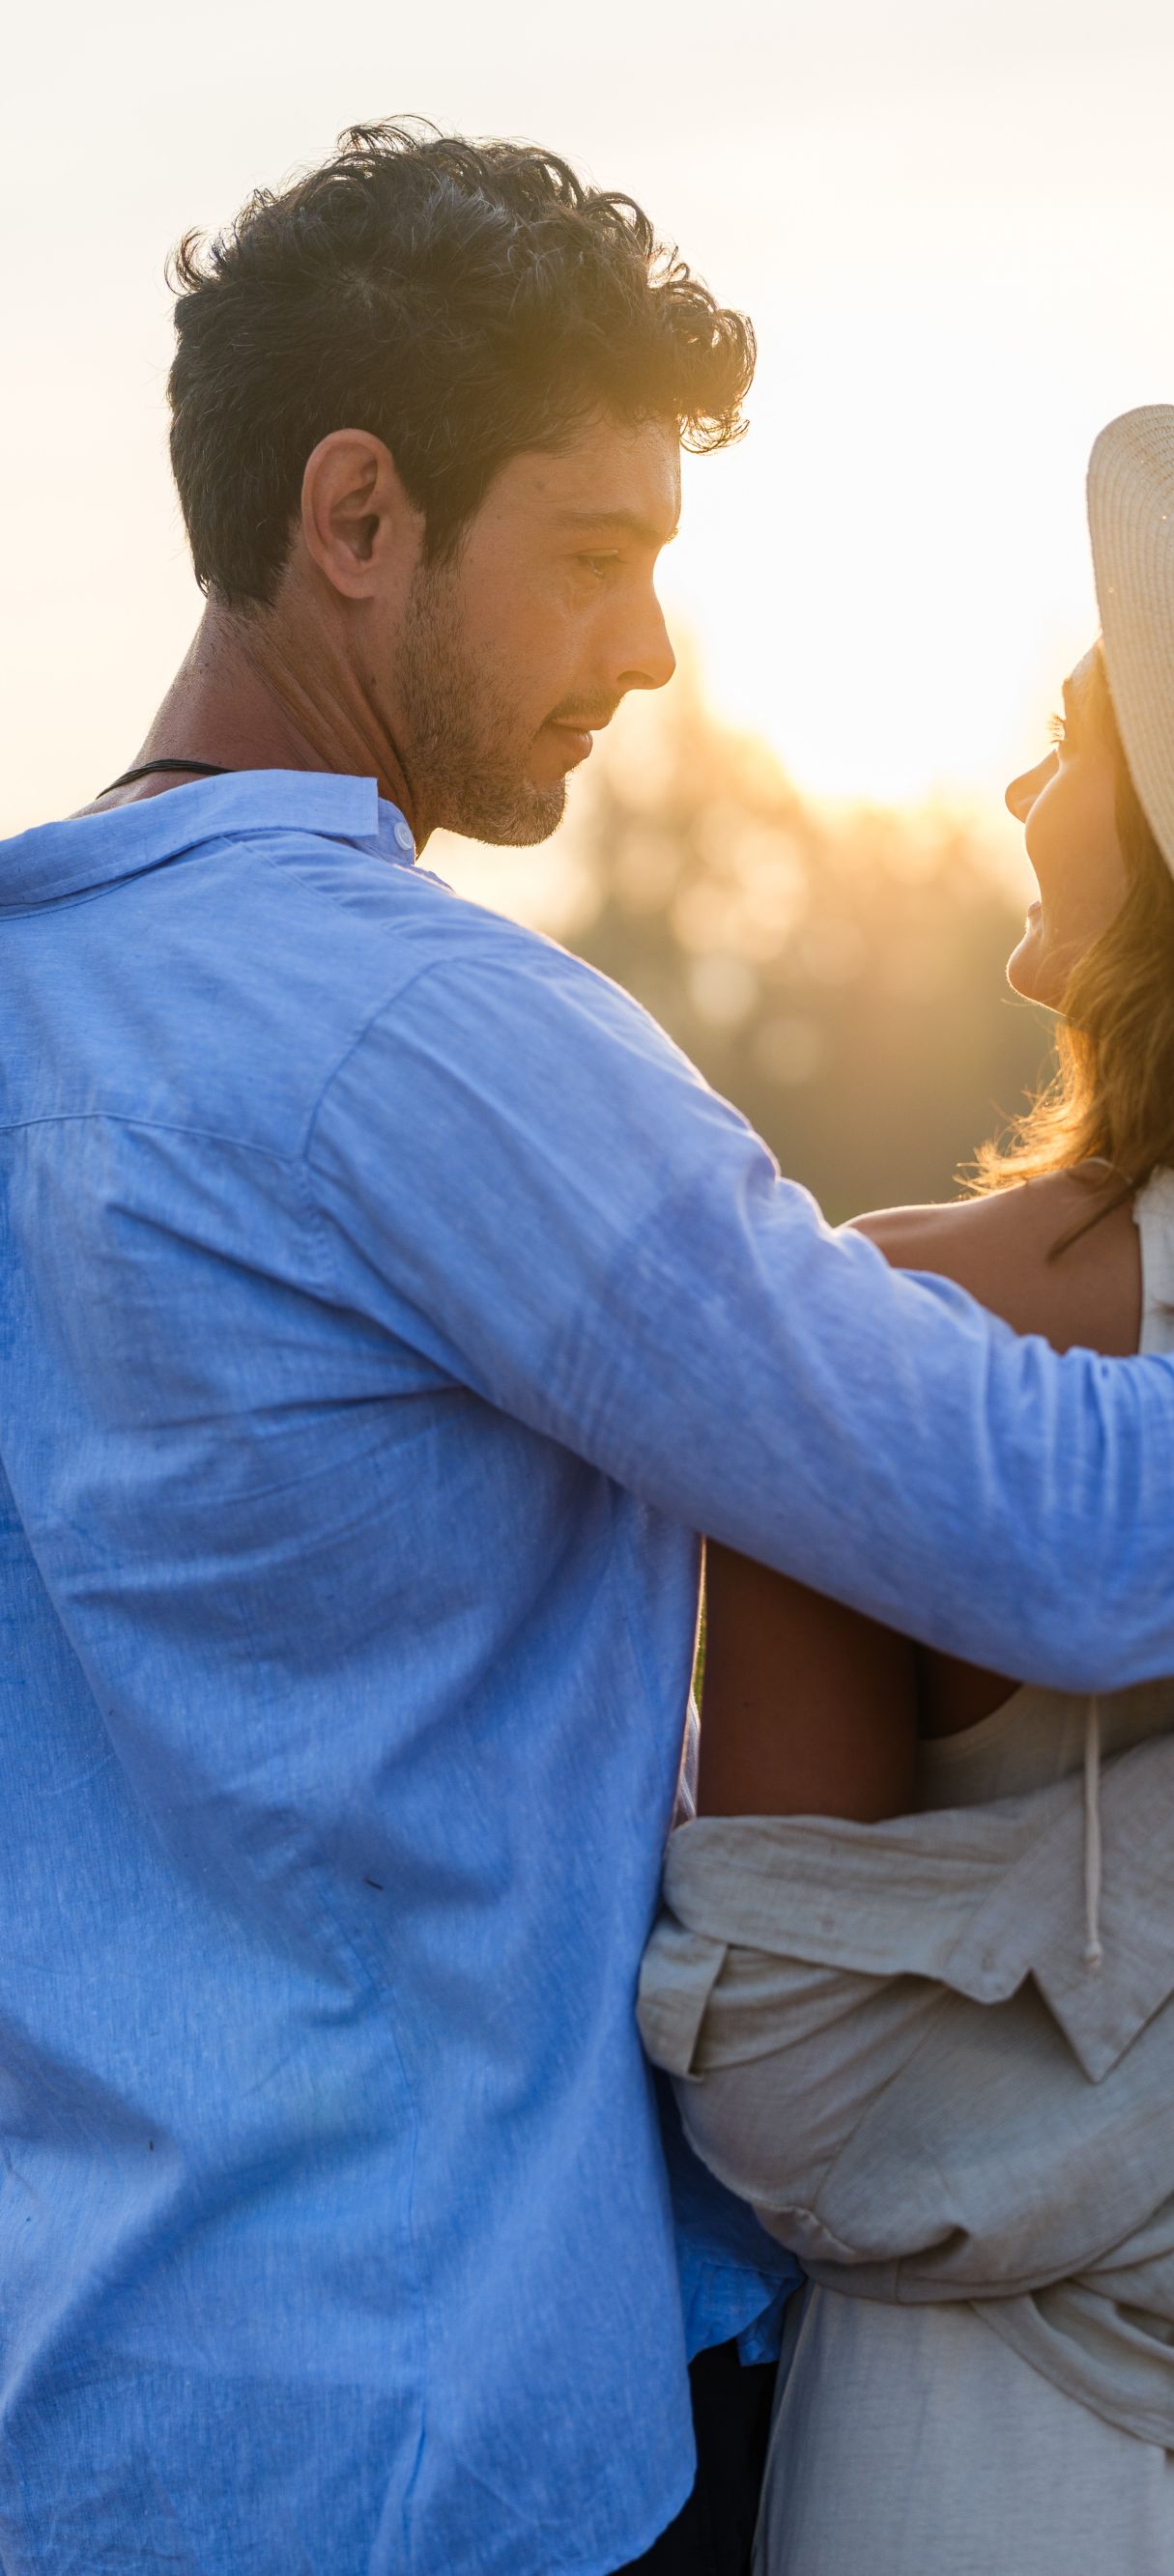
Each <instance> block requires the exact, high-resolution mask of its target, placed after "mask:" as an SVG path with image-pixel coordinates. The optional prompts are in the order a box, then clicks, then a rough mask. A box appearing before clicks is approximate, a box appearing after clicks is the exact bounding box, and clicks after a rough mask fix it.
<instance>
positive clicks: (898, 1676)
mask: <svg viewBox="0 0 1174 2576" xmlns="http://www.w3.org/2000/svg"><path fill="white" fill-rule="evenodd" d="M916 1739H917V1685H916V1673H915V1666H914V1649H913V1647H912V1645H911V1644H910V1642H909V1639H908V1638H907V1637H900V1636H898V1635H897V1633H896V1630H895V1629H893V1628H881V1627H879V1626H878V1625H877V1624H876V1622H875V1621H874V1620H871V1619H865V1618H864V1617H862V1615H861V1613H860V1612H859V1611H856V1610H846V1609H844V1608H843V1607H842V1605H841V1604H840V1603H839V1602H838V1601H829V1600H828V1599H827V1598H826V1596H825V1595H824V1594H823V1593H820V1592H808V1591H807V1590H806V1589H805V1587H804V1585H803V1584H801V1583H793V1582H791V1580H790V1578H789V1577H788V1576H787V1575H784V1574H774V1573H772V1571H771V1569H770V1568H769V1567H768V1566H765V1565H755V1564H754V1563H752V1561H751V1559H750V1558H749V1557H746V1556H735V1555H734V1553H733V1551H732V1550H731V1549H729V1548H725V1547H710V1548H709V1549H708V1550H707V1557H706V1629H705V1682H704V1688H703V1694H702V1715H701V1752H700V1761H699V1768H698V1777H697V1812H698V1814H699V1815H702V1816H853V1817H855V1818H856V1819H857V1821H858V1822H859V1823H861V1824H871V1823H875V1821H876V1820H877V1818H878V1817H881V1816H895V1815H903V1814H905V1813H907V1812H908V1810H909V1808H910V1807H911V1806H912V1804H913V1773H914V1759H915V1751H916Z"/></svg>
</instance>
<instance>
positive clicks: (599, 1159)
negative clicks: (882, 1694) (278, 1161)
mask: <svg viewBox="0 0 1174 2576" xmlns="http://www.w3.org/2000/svg"><path fill="white" fill-rule="evenodd" d="M511 943H514V944H511ZM306 1153H307V1161H308V1166H309V1171H310V1177H311V1182H312V1186H313V1188H314V1190H315V1193H316V1196H317V1201H318V1205H319V1209H320V1211H321V1214H322V1216H323V1218H324V1220H325V1223H326V1227H327V1230H328V1234H329V1238H330V1245H331V1258H332V1260H333V1262H334V1264H335V1272H336V1276H337V1278H338V1288H337V1293H338V1294H339V1295H340V1296H343V1297H344V1298H346V1299H347V1300H348V1301H354V1300H359V1301H361V1303H362V1304H363V1305H364V1307H365V1308H366V1309H367V1310H368V1311H369V1312H370V1313H372V1314H373V1315H374V1316H377V1317H378V1318H379V1319H380V1320H381V1321H382V1322H384V1323H385V1324H386V1325H387V1326H388V1327H389V1329H391V1330H392V1331H394V1332H395V1333H397V1334H400V1335H405V1334H406V1335H407V1337H408V1338H409V1340H414V1341H416V1342H418V1343H419V1344H420V1345H421V1346H422V1347H424V1348H426V1349H427V1350H428V1351H430V1352H431V1354H432V1355H433V1356H434V1358H435V1359H436V1361H437V1363H438V1364H439V1365H440V1366H442V1367H443V1368H445V1369H446V1370H448V1371H449V1372H450V1373H451V1374H452V1376H453V1377H454V1378H455V1379H456V1380H458V1381H459V1382H460V1383H462V1384H464V1385H466V1386H468V1387H470V1388H472V1389H473V1390H475V1391H476V1392H477V1393H478V1394H480V1395H481V1396H483V1397H484V1398H485V1399H486V1400H488V1401H489V1402H490V1403H492V1404H494V1405H496V1406H498V1407H500V1408H503V1409H504V1410H506V1411H508V1412H509V1413H511V1414H513V1415H515V1416H516V1417H517V1418H519V1419H520V1420H522V1421H523V1422H525V1423H527V1424H528V1425H530V1426H531V1427H532V1428H533V1429H534V1430H536V1431H538V1432H541V1433H543V1434H545V1435H547V1436H548V1437H549V1438H551V1439H552V1440H555V1441H558V1442H560V1443H561V1444H563V1445H564V1446H565V1447H567V1448H569V1449H571V1450H572V1451H574V1452H576V1453H577V1454H578V1455H579V1456H581V1457H582V1458H584V1459H585V1460H587V1461H589V1462H590V1463H591V1464H592V1465H594V1466H595V1467H597V1468H599V1469H601V1470H602V1471H603V1472H604V1473H605V1474H606V1475H608V1476H609V1477H612V1478H614V1479H615V1480H617V1481H618V1482H619V1483H620V1484H622V1485H623V1486H625V1487H627V1488H628V1489H629V1490H630V1491H631V1492H632V1493H634V1494H635V1495H637V1496H638V1497H640V1498H641V1499H642V1500H643V1501H644V1502H646V1503H647V1504H648V1505H650V1506H653V1507H655V1508H656V1509H657V1510H659V1511H661V1512H663V1513H666V1514H668V1515H670V1516H672V1517H673V1518H674V1519H676V1520H677V1521H679V1522H681V1523H683V1524H685V1525H686V1526H688V1527H690V1528H693V1529H697V1530H702V1531H706V1532H708V1533H710V1534H711V1535H713V1536H715V1537H717V1538H720V1539H722V1540H724V1541H725V1542H726V1543H727V1544H728V1545H731V1546H733V1547H735V1548H739V1549H741V1550H742V1551H744V1552H745V1553H747V1554H749V1555H751V1556H755V1557H758V1558H761V1559H763V1560H764V1561H765V1562H767V1563H769V1564H773V1565H775V1566H778V1567H780V1568H781V1569H783V1570H785V1571H786V1572H788V1573H790V1574H792V1575H795V1576H797V1577H798V1578H800V1579H801V1580H802V1581H804V1582H806V1583H808V1584H811V1585H813V1586H814V1587H815V1588H817V1589H818V1590H820V1591H823V1592H826V1593H829V1594H831V1595H833V1596H834V1597H837V1598H840V1599H843V1600H848V1601H851V1602H853V1603H854V1604H855V1605H856V1606H857V1607H859V1608H860V1609H862V1610H863V1611H865V1612H868V1613H870V1614H872V1615H873V1616H875V1617H877V1618H879V1619H881V1620H884V1621H886V1622H888V1623H890V1624H892V1625H895V1626H897V1627H900V1628H902V1629H903V1630H906V1631H907V1632H909V1633H911V1634H913V1635H915V1636H917V1637H919V1638H920V1639H922V1640H923V1641H925V1642H927V1643H931V1644H934V1645H937V1646H940V1647H944V1648H946V1649H948V1650H951V1651H952V1652H954V1653H956V1654H960V1655H964V1656H966V1657H968V1658H970V1659H971V1660H972V1661H974V1662H977V1663H981V1664H987V1665H991V1666H993V1667H994V1668H995V1669H997V1670H1000V1671H1011V1672H1013V1673H1015V1674H1016V1676H1017V1677H1019V1678H1021V1679H1023V1680H1027V1681H1037V1682H1043V1683H1048V1684H1051V1685H1053V1686H1057V1687H1060V1688H1064V1689H1071V1690H1086V1689H1102V1688H1112V1687H1114V1686H1119V1685H1122V1684H1124V1683H1127V1682H1130V1681H1133V1680H1138V1679H1143V1678H1148V1677H1151V1676H1154V1675H1156V1674H1159V1673H1162V1672H1168V1671H1172V1670H1174V1559H1172V1557H1171V1550H1170V1531H1171V1528H1172V1527H1174V1367H1172V1364H1171V1363H1170V1362H1169V1361H1167V1360H1165V1359H1152V1360H1138V1361H1125V1362H1122V1361H1110V1360H1102V1359H1100V1358H1097V1357H1095V1356H1094V1355H1092V1354H1091V1353H1087V1352H1071V1353H1069V1354H1067V1355H1066V1356H1064V1357H1058V1356H1057V1355H1055V1354H1054V1353H1053V1352H1052V1351H1051V1350H1050V1349H1049V1348H1048V1347H1047V1346H1046V1345H1045V1344H1044V1343H1043V1342H1042V1341H1039V1340H1034V1339H1028V1340H1021V1339H1019V1338H1018V1337H1016V1336H1015V1335H1014V1334H1013V1333H1011V1332H1010V1331H1009V1330H1008V1329H1007V1328H1006V1327H1005V1326H1004V1325H1002V1324H1000V1323H999V1322H997V1321H996V1320H995V1319H993V1318H991V1317H990V1316H988V1315H986V1314H985V1313H984V1312H983V1311H982V1310H981V1309H980V1308H979V1307H978V1306H976V1305H975V1304H974V1303H973V1302H972V1301H971V1300H970V1299H969V1298H968V1297H966V1296H965V1295H964V1293H963V1292H962V1291H961V1290H960V1289H958V1288H956V1287H954V1286H953V1285H952V1284H950V1283H948V1282H945V1281H942V1280H938V1279H930V1278H917V1277H913V1276H910V1275H908V1274H903V1273H900V1272H896V1271H892V1270H890V1269H889V1267H888V1265H887V1263H886V1262H885V1260H884V1258H883V1256H882V1255H881V1254H880V1253H879V1252H878V1251H877V1250H876V1248H875V1247H874V1246H873V1245H872V1244H870V1243H868V1242H867V1241H866V1240H865V1239H864V1238H863V1237H862V1236H860V1235H858V1234H856V1233H854V1232H853V1231H851V1230H850V1229H842V1230H840V1231H833V1230H832V1229H830V1228H829V1227H828V1226H827V1225H825V1224H824V1222H823V1220H822V1218H821V1216H820V1214H819V1211H818V1209H817V1208H816V1206H815V1204H814V1202H813V1201H812V1199H811V1198H810V1197H809V1196H808V1195H807V1193H806V1192H805V1191H804V1190H802V1189H800V1188H798V1187H797V1186H795V1185H794V1184H793V1183H790V1182H787V1181H785V1180H782V1179H780V1177H779V1173H778V1170H777V1168H776V1166H775V1164H774V1162H773V1160H772V1158H771V1156H770V1155H769V1153H768V1152H767V1150H766V1148H765V1147H764V1146H763V1144H762V1143H761V1141H760V1140H759V1139H758V1138H757V1137H756V1136H755V1135H754V1133H753V1131H752V1130H751V1129H750V1128H749V1127H748V1125H747V1124H746V1122H745V1120H744V1119H742V1118H741V1117H740V1116H739V1115H738V1114H737V1113H736V1111H734V1110H733V1109H731V1108H730V1107H729V1105H728V1104H727V1103H726V1102H724V1101H722V1100H721V1099H719V1098H718V1097H717V1096H716V1095H715V1094H714V1093H713V1092H712V1091H710V1090H709V1089H708V1088H707V1086H706V1085H705V1084H704V1083H703V1082H702V1080H701V1078H700V1076H699V1075H698V1074H697V1073H696V1072H695V1070H694V1069H693V1067H692V1066H691V1065H690V1064H689V1063H688V1062H687V1060H686V1059H685V1058H684V1057H683V1056H682V1055H681V1054H680V1053H679V1051H678V1050H677V1049H676V1048H675V1047H674V1046H673V1045H672V1044H671V1042H670V1041H669V1040H668V1039H667V1038H666V1037H665V1036H664V1035H663V1033H662V1032H661V1031H660V1030H659V1029H657V1027H656V1026H655V1023H653V1022H652V1021H650V1020H649V1019H648V1017H647V1015H646V1014H645V1013H644V1012H643V1011H641V1010H640V1009H639V1008H638V1007H637V1006H636V1005H635V1004H634V1003H632V1002H631V1001H630V1000H629V999H628V998H627V997H626V996H625V995H623V994H621V993H620V992H619V991H618V990H617V989H616V987H614V986H613V985H610V984H609V983H607V981H606V980H605V979H604V978H602V977H600V976H598V975H595V974H594V973H592V971H591V970H590V969H588V968H586V967H582V966H580V965H578V964H577V962H576V961H574V960H572V959H569V958H567V957H566V956H565V954H564V953H563V952H562V951H560V950H557V949H555V948H554V947H552V946H550V945H548V944H547V943H545V942H542V941H537V940H533V939H527V938H525V937H524V935H523V934H521V933H515V932H513V931H512V928H511V926H509V925H504V924H503V925H501V937H500V940H499V941H498V943H497V945H496V946H495V945H493V944H492V943H490V944H489V946H488V947H487V949H486V951H485V953H474V954H462V953H460V952H459V951H458V952H457V953H454V954H453V955H452V957H451V958H448V957H446V958H445V959H444V960H443V961H441V962H439V963H433V964H429V965H427V966H425V967H423V968H421V969H419V970H418V971H417V972H416V974H415V976H414V980H412V981H410V982H409V983H407V985H406V986H405V987H404V988H403V989H401V990H400V991H399V992H398V993H397V994H396V995H395V996H394V998H393V999H391V1000H390V1001H388V1002H387V1004H386V1005H385V1006H384V1007H383V1008H382V1009H381V1010H380V1011H378V1012H377V1013H376V1015H375V1016H374V1018H373V1019H371V1020H370V1021H369V1023H368V1024H367V1026H366V1027H365V1028H364V1030H363V1031H362V1033H361V1034H360V1036H359V1037H358V1038H357V1039H356V1040H355V1042H354V1044H353V1045H352V1046H351V1048H350V1049H349V1051H348V1053H347V1055H346V1057H345V1058H344V1060H343V1062H342V1063H341V1064H340V1065H338V1066H337V1068H336V1069H335V1071H334V1072H333V1074H332V1075H331V1077H330V1079H329V1081H328V1082H327V1084H326V1085H325V1087H324V1090H323V1092H322V1095H321V1097H320V1100H319V1103H318V1107H317V1110H316V1114H315V1117H314V1120H313V1123H312V1126H311V1128H310V1131H309V1135H308V1139H307V1146H306Z"/></svg>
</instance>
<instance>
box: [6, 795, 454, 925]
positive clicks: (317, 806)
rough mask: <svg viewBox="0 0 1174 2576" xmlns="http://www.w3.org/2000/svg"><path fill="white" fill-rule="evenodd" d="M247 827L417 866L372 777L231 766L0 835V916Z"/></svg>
mask: <svg viewBox="0 0 1174 2576" xmlns="http://www.w3.org/2000/svg"><path fill="white" fill-rule="evenodd" d="M246 832H302V833H311V834H313V835H315V836H317V837H318V838H321V839H324V840H328V841H348V842H351V843H352V844H353V845H354V846H355V847H357V848H359V849H366V850H371V851H372V852H374V853H377V854H378V855H379V856H381V857H383V858H387V859H393V860H395V861H396V863H397V864H398V865H399V866H400V867H410V866H411V865H412V864H413V863H414V860H415V855H416V850H415V843H414V841H413V839H412V834H411V829H410V827H409V825H408V824H407V822H406V821H405V819H404V816H403V815H402V814H401V813H400V810H399V807H398V806H397V805H391V804H389V803H388V802H387V800H386V798H384V797H382V796H380V794H379V790H378V787H377V785H376V782H375V780H374V779H373V778H340V777H338V776H337V775H336V774H335V773H334V772H333V771H331V770H319V769H240V770H232V771H230V772H229V773H228V775H227V776H226V777H224V778H201V779H198V780H196V781H194V782H193V784H192V785H191V786H190V787H169V788H168V789H167V790H166V792H165V794H163V795H161V796H144V797H141V798H140V799H139V800H138V801H137V803H134V804H130V805H114V806H111V808H110V810H109V812H108V813H102V814H82V815H78V816H76V817H75V818H74V819H72V820H71V821H69V822H64V823H38V824H36V825H35V826H34V828H33V829H32V831H29V832H19V833H18V834H17V836H16V838H15V839H14V840H11V841H2V842H0V914H3V913H5V912H25V911H28V909H29V908H30V906H33V905H36V904H41V903H53V902H55V901H56V900H57V899H58V898H59V897H60V896H63V895H74V894H82V893H87V892H89V891H90V890H91V889H97V888H98V887H100V886H104V885H113V884H114V883H115V882H116V881H117V879H118V878H119V877H129V876H138V875H141V874H142V872H143V871H144V870H145V869H147V868H154V867H159V866H161V865H162V864H163V863H164V862H165V861H166V860H168V859H174V858H178V856H179V854H180V852H181V851H182V850H191V849H196V848H198V846H199V844H200V842H201V841H218V840H224V839H229V840H231V839H235V838H236V836H237V835H238V834H241V833H246Z"/></svg>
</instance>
